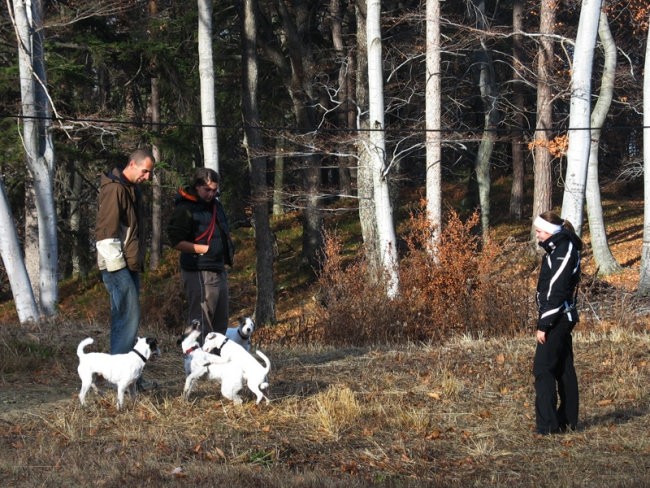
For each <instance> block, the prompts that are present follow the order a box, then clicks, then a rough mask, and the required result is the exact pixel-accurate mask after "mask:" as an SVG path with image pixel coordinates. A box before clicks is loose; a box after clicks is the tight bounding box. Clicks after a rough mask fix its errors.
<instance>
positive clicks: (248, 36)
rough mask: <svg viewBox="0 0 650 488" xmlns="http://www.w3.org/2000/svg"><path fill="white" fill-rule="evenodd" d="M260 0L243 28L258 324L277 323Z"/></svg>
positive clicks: (246, 3) (249, 5)
mask: <svg viewBox="0 0 650 488" xmlns="http://www.w3.org/2000/svg"><path fill="white" fill-rule="evenodd" d="M257 11H258V8H257V0H243V1H242V2H241V4H240V18H241V25H242V35H241V42H242V116H243V117H242V118H243V122H244V131H245V133H246V144H245V145H246V151H247V153H248V161H249V167H250V175H251V198H252V201H253V218H254V219H255V271H256V278H257V280H256V281H257V297H256V300H255V321H256V322H257V323H258V324H260V325H263V324H272V323H275V290H274V280H273V238H272V235H271V224H270V221H269V207H270V198H269V196H270V194H271V193H270V191H269V188H268V185H267V182H266V173H267V166H268V165H267V159H266V156H264V154H263V147H262V146H263V141H262V128H261V123H260V111H259V107H258V95H257V91H258V90H257V88H258V84H259V77H258V71H259V67H258V60H257Z"/></svg>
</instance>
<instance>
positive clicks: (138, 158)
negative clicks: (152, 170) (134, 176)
mask: <svg viewBox="0 0 650 488" xmlns="http://www.w3.org/2000/svg"><path fill="white" fill-rule="evenodd" d="M147 158H149V159H151V162H152V163H154V164H155V163H156V158H154V157H153V153H152V152H151V150H150V149H143V148H140V149H136V150H135V151H133V152H132V153H131V155H130V156H129V161H135V162H136V163H137V164H138V165H139V164H140V163H141V162H142V161H144V160H145V159H147Z"/></svg>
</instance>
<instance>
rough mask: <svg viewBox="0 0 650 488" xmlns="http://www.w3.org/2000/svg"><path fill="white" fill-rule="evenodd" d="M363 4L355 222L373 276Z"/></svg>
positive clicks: (359, 10) (359, 8) (362, 11)
mask: <svg viewBox="0 0 650 488" xmlns="http://www.w3.org/2000/svg"><path fill="white" fill-rule="evenodd" d="M366 7H367V6H366V3H365V2H364V1H358V2H356V5H355V12H356V20H357V57H356V60H357V62H356V89H355V94H356V102H357V129H358V130H359V132H358V134H357V141H358V142H357V158H358V162H357V197H358V199H359V223H360V225H361V236H362V237H363V249H364V253H365V257H366V261H367V262H368V268H369V274H370V276H371V277H376V276H377V275H378V274H379V273H380V272H381V271H380V270H381V268H382V264H381V260H380V258H379V257H378V252H377V249H378V248H379V240H378V237H377V221H376V219H375V214H376V213H375V197H374V193H373V181H372V168H371V162H370V154H369V152H368V139H369V135H370V132H369V131H368V129H369V127H370V124H369V121H368V117H367V111H365V107H367V106H368V48H367V45H368V42H367V38H366V31H367V28H366V24H367V21H366V17H367V8H366Z"/></svg>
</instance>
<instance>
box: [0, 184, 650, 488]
mask: <svg viewBox="0 0 650 488" xmlns="http://www.w3.org/2000/svg"><path fill="white" fill-rule="evenodd" d="M605 214H606V220H607V223H608V232H609V238H610V245H611V249H612V252H613V254H614V256H615V257H616V259H617V260H618V261H619V263H621V264H622V266H623V268H624V269H623V271H622V272H621V273H618V274H616V275H615V276H612V277H609V278H606V279H603V280H595V279H594V280H592V281H591V282H589V280H587V283H585V289H586V292H585V300H584V305H583V307H584V310H583V312H582V313H583V321H582V322H581V323H580V324H579V325H578V327H577V328H576V331H575V333H574V349H575V357H576V369H577V371H578V375H579V381H580V390H581V423H580V426H579V428H578V430H577V431H576V432H571V433H567V434H563V435H555V436H548V437H543V438H540V437H537V436H536V435H535V434H534V404H533V403H534V391H533V384H532V376H531V361H532V355H533V352H534V347H535V346H534V339H533V336H532V333H531V335H530V336H521V337H503V338H499V339H489V340H486V339H483V338H481V337H469V336H467V335H464V336H461V337H454V338H451V339H449V340H447V341H445V342H443V343H417V344H416V343H410V344H404V345H396V346H390V345H385V346H374V347H347V348H334V347H331V346H328V345H318V344H311V345H304V344H286V343H282V342H281V341H278V340H274V335H273V334H270V333H266V334H261V335H260V336H259V338H258V342H257V343H256V344H255V347H259V348H260V349H262V350H264V351H265V353H266V354H267V355H268V356H269V357H271V358H272V363H273V367H272V371H271V375H270V378H269V379H270V383H271V387H270V398H271V402H270V403H269V404H264V403H262V404H261V405H255V403H254V401H252V397H251V395H248V396H247V397H246V401H245V403H244V405H242V406H234V405H233V404H232V403H230V402H228V401H225V400H223V399H222V398H221V396H220V394H219V393H218V389H217V388H216V386H215V385H214V384H211V383H208V382H201V383H199V386H198V387H197V389H196V390H195V392H194V393H193V395H192V398H191V399H190V400H189V401H185V400H183V399H182V398H181V391H182V388H183V382H184V375H183V374H182V355H181V353H180V350H179V349H178V346H177V344H176V339H177V333H178V329H175V328H171V327H164V326H161V325H160V323H144V324H143V327H142V329H141V333H142V335H145V334H150V335H156V336H157V337H158V339H159V342H160V344H161V349H162V355H161V357H160V358H157V359H156V360H154V361H151V362H150V363H149V364H148V365H147V367H146V370H145V374H146V376H147V377H148V378H151V379H154V380H156V381H157V382H158V383H159V384H160V387H159V388H158V389H157V390H155V391H153V392H146V393H143V394H140V395H139V396H138V399H137V401H136V402H135V403H133V402H129V401H127V403H126V407H125V408H124V409H123V410H122V411H117V410H116V408H115V405H114V403H115V395H114V392H113V391H112V390H110V388H109V389H106V391H105V394H104V395H103V396H97V395H94V394H93V393H90V396H89V405H88V406H87V407H85V408H81V407H80V405H79V401H78V398H77V393H78V389H79V378H78V376H77V373H76V366H77V358H76V355H75V348H76V345H77V343H78V342H79V339H80V338H82V337H85V336H92V337H95V338H98V339H99V340H98V343H97V344H95V345H93V348H94V347H95V346H96V349H94V350H102V347H103V346H105V341H106V339H105V336H106V325H105V324H106V315H105V311H104V312H102V311H101V310H102V309H103V308H106V307H105V296H103V294H102V293H105V292H103V290H102V289H101V286H100V285H99V284H98V283H96V282H95V283H90V284H87V285H85V286H86V289H87V290H88V291H87V292H86V293H85V296H86V301H87V303H88V305H87V307H85V308H83V310H80V308H81V306H80V305H79V303H81V302H80V297H79V296H76V297H75V301H74V304H75V305H74V306H73V305H71V304H69V303H68V301H70V300H72V297H71V295H72V294H73V293H72V292H70V291H69V290H75V291H74V293H76V294H77V295H80V294H82V293H83V292H82V290H81V287H70V288H69V287H66V286H64V287H62V290H63V291H62V296H61V299H62V307H61V308H62V315H63V316H64V317H62V318H60V319H59V320H57V321H56V322H55V323H53V324H49V325H47V326H40V327H33V328H24V327H20V326H18V325H17V323H16V321H15V319H12V312H11V311H10V310H9V308H10V307H5V308H3V309H2V310H1V311H0V322H1V323H2V327H0V353H1V356H0V371H2V378H1V380H0V478H1V479H3V484H4V485H5V486H30V487H31V486H64V485H67V486H91V485H92V486H109V487H113V486H115V487H118V486H120V487H121V486H123V485H125V484H130V485H135V486H154V485H155V486H187V485H191V486H215V485H218V484H224V483H225V484H230V485H231V486H235V487H238V486H264V487H293V486H311V487H321V486H323V487H330V486H341V487H343V486H345V487H355V486H485V485H490V486H531V487H532V486H535V487H546V486H548V487H551V486H552V487H557V486H585V487H600V486H603V487H604V486H607V487H614V486H617V487H623V486H630V487H632V486H650V436H648V435H647V433H648V432H650V387H649V386H648V385H650V367H649V364H648V363H649V361H650V305H649V304H648V303H647V302H643V301H639V300H638V299H636V298H635V296H634V290H635V288H636V285H637V283H638V279H639V264H640V251H641V239H642V227H643V226H642V223H643V205H642V201H641V200H640V199H633V198H630V196H629V195H620V196H619V197H617V196H616V195H613V196H610V198H608V200H607V202H606V206H605ZM520 227H521V229H520V231H521V233H522V234H520V235H525V233H526V230H525V229H526V228H527V227H526V225H525V224H523V225H521V226H520ZM522 229H523V230H522ZM500 232H501V235H503V238H504V239H505V238H506V236H510V235H512V234H513V229H512V228H506V227H504V228H503V229H502V230H501V231H500ZM586 241H587V243H588V234H587V238H586ZM584 269H585V274H586V275H587V276H589V275H593V273H594V272H595V269H594V264H593V259H592V257H591V256H590V254H589V251H587V252H586V253H585V257H584ZM247 279H248V278H247ZM233 280H235V283H234V284H233V286H234V288H235V289H237V287H238V286H239V285H238V284H237V283H236V281H237V277H236V276H233ZM302 293H304V294H305V296H303V297H301V298H298V297H296V296H293V295H292V296H290V297H289V296H288V295H281V296H283V297H284V299H283V300H282V303H280V304H279V309H278V315H279V319H280V326H281V327H284V328H285V330H286V329H292V330H294V331H296V330H298V331H299V330H300V328H301V327H304V323H305V322H308V320H307V319H306V318H305V317H306V316H307V315H308V314H309V305H308V304H309V303H310V302H311V301H312V300H311V298H310V296H309V293H313V292H311V291H310V290H309V289H308V288H307V287H305V288H303V289H302ZM69 295H70V296H69ZM169 299H170V300H172V299H171V298H169ZM172 301H173V300H172ZM160 307H161V308H164V307H163V305H162V304H161V305H160ZM72 309H74V310H72Z"/></svg>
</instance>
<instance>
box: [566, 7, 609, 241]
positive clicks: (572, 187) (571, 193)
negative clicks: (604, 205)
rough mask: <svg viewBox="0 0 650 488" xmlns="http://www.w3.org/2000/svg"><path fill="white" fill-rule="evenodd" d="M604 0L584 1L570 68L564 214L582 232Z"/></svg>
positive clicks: (578, 231)
mask: <svg viewBox="0 0 650 488" xmlns="http://www.w3.org/2000/svg"><path fill="white" fill-rule="evenodd" d="M600 6H601V0H582V7H581V9H580V22H579V23H578V33H577V35H576V43H575V49H574V54H573V66H572V70H571V107H570V115H569V148H568V149H567V168H566V177H565V186H564V196H563V199H562V216H563V217H564V218H567V219H568V220H569V221H570V222H571V223H572V224H573V226H574V227H575V230H576V233H577V234H578V235H581V233H582V220H583V208H584V203H585V188H586V182H587V167H588V164H589V153H590V148H591V127H590V125H591V73H592V65H593V59H594V49H595V47H596V37H597V35H598V22H599V19H600Z"/></svg>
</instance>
